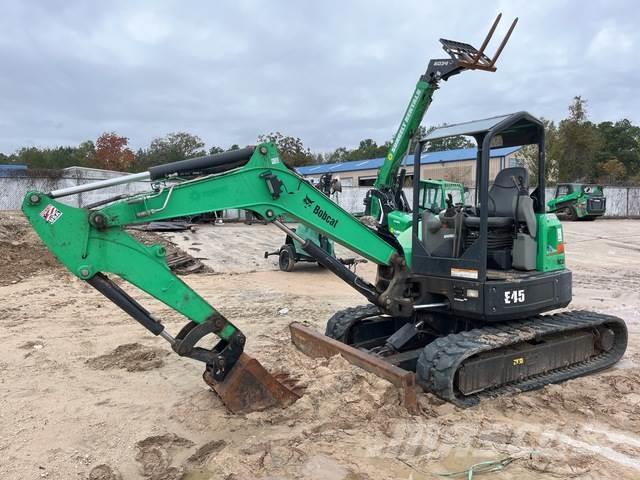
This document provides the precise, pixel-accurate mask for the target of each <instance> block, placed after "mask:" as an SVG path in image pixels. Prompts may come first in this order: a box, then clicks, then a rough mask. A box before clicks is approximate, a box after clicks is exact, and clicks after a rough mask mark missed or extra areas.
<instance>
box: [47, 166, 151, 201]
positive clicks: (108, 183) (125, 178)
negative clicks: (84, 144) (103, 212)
mask: <svg viewBox="0 0 640 480" xmlns="http://www.w3.org/2000/svg"><path fill="white" fill-rule="evenodd" d="M150 178H151V174H150V173H149V172H141V173H132V174H130V175H122V176H121V177H115V178H109V179H107V180H99V181H97V182H91V183H85V184H84V185H76V186H75V187H67V188H60V189H58V190H53V191H52V192H51V193H49V196H50V197H51V198H59V197H66V196H67V195H75V194H77V193H82V192H89V191H91V190H99V189H101V188H107V187H113V186H115V185H122V184H125V183H132V182H139V181H143V180H149V179H150Z"/></svg>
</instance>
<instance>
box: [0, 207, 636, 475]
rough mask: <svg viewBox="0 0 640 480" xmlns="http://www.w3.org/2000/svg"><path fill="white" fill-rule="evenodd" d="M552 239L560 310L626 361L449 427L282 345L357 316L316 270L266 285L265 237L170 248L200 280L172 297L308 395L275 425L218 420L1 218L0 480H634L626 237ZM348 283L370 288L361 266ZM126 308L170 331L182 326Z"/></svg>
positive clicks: (137, 330) (604, 230)
mask: <svg viewBox="0 0 640 480" xmlns="http://www.w3.org/2000/svg"><path fill="white" fill-rule="evenodd" d="M565 233H566V238H567V246H566V249H567V253H568V258H569V266H570V268H572V269H573V271H574V301H573V304H572V307H573V308H585V309H592V310H596V311H599V312H607V313H612V314H615V315H618V316H620V317H622V318H624V319H625V320H626V321H627V323H628V326H629V330H630V333H631V335H630V344H629V348H628V350H627V354H626V356H625V358H624V359H623V360H622V361H621V362H620V363H619V364H618V365H616V367H615V368H612V369H610V370H608V371H606V372H603V373H600V374H597V375H593V376H591V377H588V378H581V379H576V380H573V381H569V382H566V383H564V384H560V385H553V386H548V387H546V388H545V389H542V390H540V391H536V392H530V393H525V394H520V395H512V396H506V397H502V398H498V399H494V400H488V401H484V402H483V403H482V404H481V405H480V406H478V407H475V408H471V409H466V410H462V409H458V408H456V407H453V406H452V405H450V404H445V403H443V402H441V401H439V400H438V399H437V398H435V397H433V396H431V395H428V394H420V399H419V400H420V404H421V408H422V414H421V415H419V416H411V415H409V414H407V413H406V411H404V410H403V409H402V408H401V407H400V406H399V396H398V394H397V392H396V390H395V389H394V388H393V387H392V386H391V385H390V384H388V383H387V382H385V381H384V380H381V379H379V378H377V377H375V376H373V375H370V374H367V373H365V372H363V371H361V370H359V369H357V368H355V367H353V366H351V365H349V364H348V363H346V362H345V361H344V360H342V359H341V358H338V357H336V358H332V359H329V360H313V359H310V358H307V357H306V356H304V355H303V354H301V353H299V352H298V351H297V350H296V349H295V347H293V346H292V345H291V344H290V342H289V340H288V334H287V325H288V324H289V322H291V321H301V322H304V323H306V324H308V325H310V326H312V327H314V328H316V329H318V330H323V329H324V324H325V322H326V320H327V319H328V317H329V316H330V315H331V314H332V313H333V312H334V311H335V310H338V309H341V308H345V307H348V306H353V305H356V304H360V303H362V299H361V298H360V297H359V295H358V294H357V293H356V292H355V291H352V290H351V289H350V288H349V287H346V286H344V285H343V284H342V282H341V281H340V280H339V279H337V278H335V277H334V276H333V275H332V274H331V273H330V272H327V271H324V270H321V269H320V268H318V267H316V266H315V265H299V266H297V268H296V271H294V272H292V273H283V272H280V271H278V269H277V266H276V264H275V257H270V258H269V259H268V260H265V259H264V258H263V257H262V254H263V252H264V250H267V249H268V250H273V249H276V248H277V247H278V246H279V244H280V243H281V242H282V239H283V235H282V234H281V233H279V231H278V230H276V229H275V228H273V227H266V226H262V225H254V226H245V225H223V226H207V227H202V228H200V229H199V230H198V231H197V232H195V233H191V232H187V233H184V234H183V233H181V232H179V233H175V234H171V235H170V237H171V238H172V239H173V240H174V241H175V242H176V243H177V244H178V246H179V247H180V248H182V249H183V250H185V251H188V252H189V253H190V254H191V255H194V256H196V257H199V258H201V259H202V261H203V262H205V263H206V264H207V265H208V266H209V267H210V268H211V269H212V270H213V272H210V273H205V274H194V275H190V276H187V277H182V278H183V280H184V281H186V282H187V283H188V284H189V285H191V286H192V287H194V288H195V289H196V290H197V291H198V292H200V293H201V294H202V295H203V296H204V297H205V298H207V299H208V300H210V301H211V303H212V304H213V305H214V306H216V307H217V308H218V309H219V310H220V311H221V312H222V313H223V314H224V315H225V316H227V317H228V318H229V319H230V320H232V321H233V322H235V323H236V324H237V325H238V326H239V327H240V328H241V329H242V330H243V331H244V332H245V333H246V335H247V338H248V343H247V350H248V352H249V353H251V354H252V355H254V356H255V357H257V358H258V359H259V360H260V361H261V362H262V363H263V364H264V365H265V366H266V367H267V368H268V369H270V370H271V371H287V372H289V373H291V374H292V375H295V376H298V377H299V378H300V381H301V382H302V383H303V384H304V385H306V387H307V390H306V394H305V395H304V396H303V398H301V399H300V400H299V401H298V402H297V403H295V404H294V405H292V406H291V407H289V408H287V409H283V410H271V411H267V412H259V413H252V414H248V415H232V414H229V413H228V412H227V411H226V410H225V408H224V406H223V405H222V404H221V403H220V401H219V400H218V398H217V397H216V396H215V394H214V393H212V392H211V391H210V390H209V389H208V387H206V385H205V384H204V383H203V382H202V380H201V378H200V376H201V373H202V367H201V366H200V365H198V364H196V363H195V362H193V361H190V360H187V359H182V358H180V357H178V356H176V355H175V354H173V353H172V352H171V351H170V349H169V348H168V346H167V344H166V343H165V342H164V341H163V340H162V339H160V338H156V337H153V336H151V335H149V334H147V333H146V331H145V330H144V329H143V328H142V327H140V326H139V325H138V324H137V323H136V322H134V321H132V320H131V319H130V318H128V317H127V316H126V315H125V314H124V313H123V312H121V311H120V310H118V309H117V308H116V307H115V306H113V305H112V304H110V302H108V301H107V300H106V299H104V298H103V297H101V296H100V295H99V294H98V293H97V292H95V291H94V290H93V289H92V288H91V287H90V286H89V285H86V284H84V283H83V282H81V281H79V280H77V279H76V278H75V277H72V276H71V275H70V274H69V273H67V272H66V270H64V269H62V268H61V267H59V266H58V265H57V263H56V262H55V260H54V259H53V258H52V257H51V256H50V255H49V254H48V253H47V252H46V250H45V249H44V247H42V246H40V245H39V244H38V241H37V239H36V238H35V236H34V235H33V234H32V233H31V232H30V230H29V229H28V227H27V225H26V224H25V223H24V222H22V220H21V218H20V216H19V214H18V213H15V214H12V215H11V214H2V215H1V216H0V256H1V257H2V263H0V265H1V267H0V341H1V342H2V345H3V355H2V357H0V405H1V407H0V478H1V479H3V480H14V479H15V480H18V479H20V480H22V479H40V478H46V479H92V480H117V479H121V480H122V479H124V480H128V479H155V480H178V479H183V480H204V479H226V480H232V479H234V480H240V479H255V478H259V479H268V478H271V479H307V480H313V479H328V480H356V479H361V480H364V479H399V478H406V479H416V480H418V479H428V478H437V477H434V473H438V472H448V471H449V472H450V471H456V470H461V469H463V468H466V467H467V466H469V465H471V464H473V463H477V462H481V461H485V460H498V459H503V458H505V457H509V456H511V457H513V458H515V461H514V462H513V463H511V464H510V465H509V466H508V467H506V468H505V470H504V471H502V472H499V473H493V474H488V475H486V476H482V477H480V478H495V479H512V478H517V479H525V480H526V479H534V478H535V479H538V478H542V479H551V478H554V479H556V478H562V479H564V478H580V479H583V478H584V479H587V478H593V479H633V478H640V337H639V333H640V276H639V274H638V271H639V269H640V246H639V245H640V241H639V240H640V221H630V220H629V221H627V220H618V221H613V220H599V221H596V222H588V223H581V222H579V223H567V224H565ZM338 253H339V254H340V255H344V254H345V252H342V251H339V252H338ZM359 271H360V272H361V273H364V274H365V275H366V276H371V275H372V273H373V271H374V266H373V265H370V264H367V265H361V266H360V267H359ZM134 296H135V297H136V298H137V299H139V300H140V301H142V302H144V304H145V305H146V306H147V307H148V308H149V309H150V310H151V311H152V312H153V313H154V314H155V315H156V316H157V317H158V318H160V319H162V321H163V323H165V325H166V326H167V328H168V330H169V331H170V332H172V333H176V332H177V330H178V329H179V328H180V327H181V326H182V324H183V323H184V319H183V318H181V317H180V316H179V315H177V314H175V313H173V312H172V311H171V310H170V309H169V308H167V307H165V306H164V305H162V304H161V303H159V302H157V301H153V300H151V299H147V298H146V297H145V296H144V295H143V294H141V293H140V292H136V293H135V295H134ZM474 478H475V477H474Z"/></svg>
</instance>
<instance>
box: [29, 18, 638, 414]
mask: <svg viewBox="0 0 640 480" xmlns="http://www.w3.org/2000/svg"><path fill="white" fill-rule="evenodd" d="M499 18H500V16H498V18H497V19H496V21H495V23H494V24H493V26H492V28H491V30H490V32H489V34H488V35H487V38H486V39H485V40H484V42H483V44H482V46H481V48H480V49H479V50H477V49H475V48H474V47H472V46H471V45H468V44H465V43H460V42H455V41H450V40H440V41H441V43H442V47H443V49H444V50H445V51H446V52H447V54H448V55H449V58H444V59H434V60H431V61H430V62H429V65H428V67H427V70H426V72H425V73H424V75H422V76H421V78H420V79H419V81H418V83H417V85H416V89H415V92H414V94H413V95H412V97H411V100H410V102H409V105H408V107H407V110H406V112H405V114H404V117H403V120H402V122H401V124H400V127H399V129H398V131H397V133H396V136H395V137H394V141H393V144H392V146H391V148H390V151H389V154H388V155H387V159H386V161H385V164H384V165H383V167H382V168H381V170H380V174H379V176H378V181H377V182H376V185H375V186H374V188H373V190H372V191H371V192H370V194H369V195H368V202H369V205H370V207H369V208H370V211H371V212H372V214H374V216H375V218H376V221H377V227H376V228H371V227H369V226H366V225H364V224H363V223H361V222H360V221H359V220H358V219H357V218H355V217H354V216H353V215H351V214H350V213H348V212H347V211H345V210H344V209H342V208H340V207H339V206H338V205H336V204H335V203H334V202H332V201H331V199H330V198H329V197H327V196H326V195H325V194H323V193H322V192H321V191H319V190H318V189H316V188H315V187H313V186H312V185H311V184H310V183H308V182H307V181H305V180H304V179H303V178H301V177H300V176H299V175H298V174H297V173H296V172H295V171H294V170H292V169H291V168H289V167H287V166H286V165H284V164H283V163H282V161H281V157H280V155H279V154H278V151H277V149H276V147H275V146H274V145H273V144H272V143H263V144H260V145H257V146H251V147H247V148H243V149H241V150H236V151H229V152H224V153H220V154H216V155H210V156H206V157H201V158H194V159H188V160H183V161H178V162H174V163H170V164H166V165H159V166H155V167H152V168H150V169H149V171H146V172H142V173H137V174H131V175H125V176H122V177H118V178H115V179H109V180H104V181H99V182H94V183H89V184H85V185H78V186H73V187H69V188H62V189H59V190H54V191H51V192H48V193H44V192H38V191H31V192H28V193H27V194H26V196H25V198H24V201H23V205H22V210H23V212H24V214H25V215H26V217H27V218H28V220H29V222H30V223H31V225H32V226H33V228H34V229H35V231H36V232H37V233H38V235H39V236H40V238H41V239H42V240H43V242H44V243H45V245H46V246H47V247H48V248H49V249H50V250H51V251H52V252H53V253H54V254H55V256H56V257H57V258H58V259H59V260H60V261H61V262H62V263H63V264H64V265H65V266H66V267H67V268H68V269H69V270H70V271H71V273H73V274H74V275H75V276H76V277H78V278H79V279H81V280H82V281H85V282H87V283H88V284H89V285H91V286H93V287H94V288H95V289H96V290H97V291H98V292H100V293H101V294H103V295H104V296H105V297H107V298H108V299H109V300H111V301H112V302H114V303H115V304H116V305H117V306H119V307H120V308H121V309H122V310H124V311H125V312H126V313H127V314H129V315H130V316H131V317H132V318H133V319H135V320H136V321H138V322H139V323H140V324H141V325H142V326H144V327H145V328H146V329H148V330H149V331H150V332H151V333H152V334H154V335H157V336H160V337H162V338H163V339H164V340H166V341H167V342H169V344H170V345H171V347H172V349H173V350H174V351H175V352H176V353H177V354H178V355H180V356H183V357H188V358H191V359H193V360H196V361H199V362H202V363H203V364H204V366H205V371H204V374H203V377H204V380H205V381H206V383H207V384H209V385H210V386H211V387H212V388H213V389H214V390H215V391H216V392H217V393H218V394H219V395H220V397H221V398H222V400H223V402H224V403H225V404H226V405H227V407H228V408H229V409H230V410H231V411H233V412H246V411H251V410H257V409H263V408H267V407H270V406H274V405H281V406H283V405H288V404H290V403H292V402H294V401H295V400H296V399H297V398H299V395H300V392H299V391H298V390H297V389H296V386H295V385H293V384H292V383H291V382H290V379H288V378H283V377H280V376H277V375H272V374H270V373H268V372H267V371H266V369H264V368H263V367H262V366H261V365H260V363H259V362H257V361H256V360H255V359H253V358H251V357H250V356H249V355H247V354H245V353H244V347H245V342H246V340H247V339H246V338H245V335H244V334H243V333H242V332H241V331H240V329H238V327H237V326H236V325H234V324H233V323H232V322H231V321H230V320H229V319H227V318H226V317H225V316H224V315H223V314H222V313H221V312H220V311H218V310H217V309H216V308H214V307H213V306H212V305H211V304H209V303H208V302H207V301H206V300H205V299H204V298H202V297H201V296H200V295H199V294H198V293H196V292H195V291H194V290H192V289H191V288H190V287H189V286H188V285H187V284H186V283H185V282H183V281H182V280H181V279H180V278H178V277H176V276H175V275H174V274H173V273H172V272H171V270H170V269H169V267H168V266H167V262H166V260H165V251H164V249H163V247H161V246H158V245H156V246H145V245H143V244H141V243H140V242H138V241H137V240H135V239H134V238H133V237H132V236H131V235H129V234H128V233H127V232H126V227H129V226H131V225H136V224H140V223H145V222H150V221H156V220H163V219H170V218H174V217H182V216H187V215H197V214H201V213H204V212H210V211H213V210H223V209H232V208H236V209H237V208H240V209H246V210H250V211H252V212H254V213H256V214H257V215H259V216H261V217H262V218H264V219H265V220H266V221H268V222H270V223H272V224H274V225H275V226H277V227H279V228H280V229H281V230H283V231H284V232H285V233H286V234H287V235H289V236H290V237H291V238H293V239H295V240H296V241H298V242H300V244H301V245H302V248H303V249H304V251H305V252H306V254H307V255H309V256H311V257H313V258H315V259H316V261H317V262H318V263H320V264H322V265H323V266H324V267H326V268H327V269H329V270H330V271H332V272H333V273H335V274H336V275H337V276H338V277H340V278H341V279H342V280H344V282H346V283H347V284H348V285H350V286H351V287H352V288H354V289H355V290H356V291H357V292H359V293H360V294H362V296H363V297H364V298H365V299H366V300H367V301H368V304H367V305H364V306H361V307H355V308H350V309H347V310H344V311H341V312H337V313H336V314H335V315H334V316H333V317H332V318H331V319H330V320H329V322H328V325H327V332H326V333H327V336H322V338H323V339H326V342H327V344H331V345H336V344H338V345H342V346H344V348H345V349H348V350H349V352H351V353H350V355H351V356H354V357H358V358H359V359H360V363H363V362H364V363H367V362H368V363H369V364H370V365H375V366H376V369H377V370H376V371H379V372H382V371H383V370H384V368H385V367H384V366H385V365H389V366H391V367H392V368H393V369H396V370H401V371H405V372H410V373H411V375H415V378H417V382H418V383H419V384H420V385H421V386H422V388H424V389H425V390H427V391H429V392H433V393H435V394H436V395H438V396H440V397H441V398H443V399H445V400H448V401H450V402H453V403H455V404H458V405H462V406H469V405H473V404H475V403H476V402H477V401H478V400H479V399H481V398H482V397H484V396H491V395H498V394H500V393H503V392H505V391H520V390H527V389H532V388H537V387H540V386H543V385H546V384H548V383H553V382H559V381H562V380H565V379H568V378H574V377H577V376H581V375H586V374H589V373H592V372H595V371H598V370H601V369H604V368H606V367H609V366H611V365H612V364H614V363H615V362H616V361H618V360H619V359H620V358H621V356H622V355H623V353H624V351H625V348H626V342H627V330H626V326H625V323H624V322H623V321H622V320H621V319H619V318H616V317H613V316H609V315H602V314H598V313H594V312H581V311H578V312H563V313H556V314H552V315H541V314H542V313H544V312H547V311H550V310H553V309H558V308H562V307H565V306H567V305H568V304H569V302H570V301H571V272H570V271H569V270H568V269H567V268H566V266H565V255H564V244H563V235H562V227H561V225H560V223H559V222H558V220H557V218H556V216H555V215H553V214H546V213H545V198H544V175H543V174H542V173H540V175H539V178H538V188H537V189H536V190H535V191H534V192H533V193H532V194H529V191H528V188H529V178H528V173H527V171H526V170H525V169H523V168H519V167H514V168H507V169H505V170H502V171H501V172H500V173H498V175H497V177H496V178H495V179H494V182H493V185H492V186H491V188H489V184H490V178H489V173H490V150H491V148H492V147H494V146H511V145H525V144H536V145H537V146H538V151H539V157H538V169H537V171H538V172H544V170H545V169H544V129H543V125H542V123H541V122H540V121H539V120H537V119H536V118H534V117H532V116H531V115H529V114H527V113H526V112H521V113H516V114H512V115H507V116H503V117H496V118H493V119H488V120H485V121H481V122H472V123H469V124H461V125H456V126H452V127H447V128H446V129H444V131H442V132H440V133H439V134H440V135H458V134H467V135H471V136H473V137H474V138H475V139H476V141H477V144H478V156H477V164H476V167H477V168H476V199H475V204H474V205H464V204H462V203H458V204H454V203H453V202H452V201H450V202H449V205H448V206H447V208H446V209H445V210H444V211H442V212H439V213H438V214H436V213H434V212H432V211H430V210H424V211H420V209H418V208H416V209H414V210H413V211H411V209H410V208H409V205H408V202H407V200H406V198H404V197H403V196H402V195H401V186H402V182H399V181H398V177H399V176H402V175H401V174H399V173H398V171H399V170H400V163H401V161H402V158H403V157H404V156H405V153H406V152H407V149H408V148H409V145H410V141H411V139H412V136H413V135H414V134H415V132H416V131H417V130H418V126H419V124H420V121H421V119H422V117H423V115H424V113H425V112H426V110H427V108H428V106H429V104H430V103H431V100H432V97H433V95H434V93H435V92H436V90H437V89H438V87H439V86H440V85H441V84H442V82H443V81H446V80H448V79H449V78H450V77H452V76H453V75H457V74H460V73H462V72H464V71H467V70H484V71H488V72H493V71H495V70H496V67H495V63H496V60H497V58H498V56H499V55H500V53H501V52H502V49H503V48H504V46H505V44H506V42H507V40H508V38H509V35H510V34H511V32H512V31H513V28H514V26H515V21H514V23H513V24H512V25H511V27H510V29H509V31H508V33H507V35H506V36H505V38H504V40H503V41H502V43H501V44H500V46H499V47H498V49H497V51H496V53H495V55H494V57H493V59H492V58H489V57H488V56H487V55H485V54H484V50H485V47H486V46H487V44H488V42H489V40H490V37H491V35H492V34H493V32H494V30H495V28H496V25H497V23H498V21H499ZM516 20H517V19H516ZM434 135H438V131H436V132H434V133H433V134H432V136H431V137H430V138H431V139H433V138H434ZM415 140H416V142H415V143H416V144H417V147H416V151H415V160H414V162H415V165H414V178H413V181H414V199H413V204H414V205H418V203H419V198H418V196H419V188H417V186H418V185H419V183H418V182H419V181H420V159H421V156H420V154H421V151H422V148H423V146H424V143H425V142H426V141H428V140H429V138H427V139H415ZM418 140H419V141H418ZM135 181H150V191H149V192H146V193H139V194H133V195H130V196H128V197H126V198H122V196H117V197H113V198H111V199H106V200H104V201H102V202H99V203H96V204H93V205H91V206H86V207H84V208H76V207H73V206H70V205H68V204H65V203H63V202H62V201H61V200H62V199H64V198H65V197H67V196H69V195H74V194H79V193H82V192H87V191H92V190H97V189H103V188H107V187H111V186H114V185H119V184H126V183H130V182H135ZM397 212H400V213H402V214H403V215H411V217H412V228H409V229H407V230H405V231H404V232H402V234H400V235H399V236H397V237H396V236H395V235H393V234H392V233H390V232H389V228H388V219H389V217H392V216H393V215H396V214H397ZM283 216H286V217H287V218H295V219H296V220H297V221H299V222H300V223H301V224H303V225H305V226H307V227H309V228H312V229H313V230H315V231H317V232H319V233H321V234H322V235H324V236H326V237H327V238H330V239H331V240H333V241H335V242H338V243H340V244H341V245H343V246H345V247H346V248H348V249H350V250H352V251H353V252H356V253H358V254H359V255H361V256H363V257H364V258H366V259H368V260H369V261H370V262H374V263H376V264H377V265H378V267H377V277H376V280H375V282H374V283H371V282H369V281H367V280H365V279H364V278H362V277H360V276H358V275H357V274H356V273H355V272H353V271H351V270H349V268H347V267H346V266H345V265H343V264H342V263H340V262H339V261H337V260H336V259H335V258H334V257H332V256H331V255H329V254H328V253H327V251H326V250H323V249H322V248H320V247H319V246H318V245H316V244H315V243H313V242H311V241H309V240H306V241H305V240H304V239H302V238H299V237H298V236H297V235H296V233H295V232H294V231H292V230H291V229H290V228H288V227H287V226H286V225H284V224H283V223H282V222H281V221H280V218H281V217H283ZM112 275H115V276H118V277H120V278H121V279H122V280H124V282H126V283H129V284H132V285H135V286H136V287H138V288H140V289H141V290H143V291H144V292H146V293H148V294H149V295H151V296H153V297H155V298H156V299H158V300H160V301H161V302H163V303H164V304H166V305H167V306H169V307H170V308H172V309H174V310H176V311H177V312H179V313H181V314H182V315H184V316H185V317H187V319H188V323H187V324H186V325H185V326H184V327H183V328H182V329H181V330H180V331H179V332H178V333H177V334H176V335H175V336H174V335H172V334H170V333H169V332H167V330H166V329H165V327H164V326H163V325H162V323H161V321H160V319H158V318H156V316H154V315H153V313H151V312H150V311H148V310H147V309H146V308H145V307H144V306H143V305H141V304H140V303H139V302H138V301H136V300H135V299H134V298H132V296H130V294H129V293H127V291H126V283H122V282H120V283H116V282H115V281H114V280H113V279H112V278H111V276H112ZM210 335H213V336H216V337H217V338H218V339H219V340H218V342H217V344H216V345H215V346H214V347H213V348H206V347H204V346H202V343H200V341H201V339H203V337H205V336H210ZM317 335H318V336H320V335H319V334H317ZM329 337H331V338H329ZM414 371H415V374H414V373H413V372H414Z"/></svg>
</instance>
